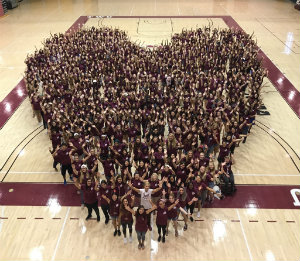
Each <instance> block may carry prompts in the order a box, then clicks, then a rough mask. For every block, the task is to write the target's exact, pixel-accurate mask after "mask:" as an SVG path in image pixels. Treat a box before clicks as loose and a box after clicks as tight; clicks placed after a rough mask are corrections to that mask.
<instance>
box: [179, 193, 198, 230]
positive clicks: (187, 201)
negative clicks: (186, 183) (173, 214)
mask: <svg viewBox="0 0 300 261" xmlns="http://www.w3.org/2000/svg"><path fill="white" fill-rule="evenodd" d="M177 200H179V206H180V208H179V209H180V211H181V214H182V216H183V220H184V227H183V230H184V231H185V230H187V228H188V226H187V221H188V213H187V206H190V205H192V204H193V203H194V202H196V201H198V199H197V198H196V197H193V198H189V196H188V194H187V193H186V190H185V188H183V187H180V188H179V190H178V192H177ZM178 215H179V213H178Z"/></svg>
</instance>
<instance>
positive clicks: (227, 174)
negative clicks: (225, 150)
mask: <svg viewBox="0 0 300 261" xmlns="http://www.w3.org/2000/svg"><path fill="white" fill-rule="evenodd" d="M231 159H232V160H230V157H229V156H226V157H225V162H223V163H222V167H221V174H220V176H221V179H222V180H223V181H224V182H225V193H226V194H227V195H231V194H232V193H234V192H235V191H236V187H235V184H234V176H233V172H232V170H231V166H232V165H233V164H234V160H233V157H231ZM229 183H230V188H229Z"/></svg>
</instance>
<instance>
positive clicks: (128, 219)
mask: <svg viewBox="0 0 300 261" xmlns="http://www.w3.org/2000/svg"><path fill="white" fill-rule="evenodd" d="M121 202H122V203H121V206H120V213H119V224H121V225H122V230H123V235H124V244H126V243H127V237H126V228H127V227H128V230H129V243H132V224H133V218H132V213H131V212H130V211H128V210H127V209H126V207H128V206H129V205H130V206H131V207H133V205H134V195H132V196H131V202H130V203H129V201H128V199H127V194H125V195H124V196H123V198H122V199H121Z"/></svg>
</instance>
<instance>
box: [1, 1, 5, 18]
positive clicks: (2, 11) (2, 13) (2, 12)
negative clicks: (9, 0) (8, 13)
mask: <svg viewBox="0 0 300 261" xmlns="http://www.w3.org/2000/svg"><path fill="white" fill-rule="evenodd" d="M3 15H4V10H3V5H2V0H0V16H3Z"/></svg>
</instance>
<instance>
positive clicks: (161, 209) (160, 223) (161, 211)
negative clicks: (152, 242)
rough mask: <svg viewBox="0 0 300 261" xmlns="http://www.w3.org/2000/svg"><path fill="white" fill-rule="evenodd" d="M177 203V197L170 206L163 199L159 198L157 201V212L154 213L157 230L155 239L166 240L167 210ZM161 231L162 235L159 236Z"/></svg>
mask: <svg viewBox="0 0 300 261" xmlns="http://www.w3.org/2000/svg"><path fill="white" fill-rule="evenodd" d="M178 203H179V200H178V199H177V200H176V201H175V202H174V203H173V204H172V205H171V206H169V207H167V206H166V204H165V201H164V200H162V199H161V200H160V201H159V202H158V207H157V214H156V226H157V231H158V239H157V241H158V242H160V241H162V242H163V243H165V242H166V232H167V224H168V212H169V211H170V210H171V209H172V208H174V207H175V206H176V205H177V204H178ZM161 232H162V236H161Z"/></svg>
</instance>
